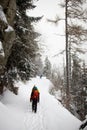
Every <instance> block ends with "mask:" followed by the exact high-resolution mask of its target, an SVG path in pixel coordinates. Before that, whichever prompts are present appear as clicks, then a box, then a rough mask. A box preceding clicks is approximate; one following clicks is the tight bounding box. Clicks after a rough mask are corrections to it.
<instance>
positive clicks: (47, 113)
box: [0, 77, 81, 130]
mask: <svg viewBox="0 0 87 130" xmlns="http://www.w3.org/2000/svg"><path fill="white" fill-rule="evenodd" d="M34 84H35V85H36V86H37V87H38V88H39V91H40V102H39V103H38V106H37V107H38V108H37V113H33V112H32V110H31V103H30V101H29V100H30V99H29V98H30V93H31V89H32V87H33V85H34ZM16 86H18V87H19V94H18V96H16V95H14V94H13V93H11V92H10V91H8V90H7V91H6V92H4V95H3V97H2V98H1V102H0V130H79V126H80V124H81V121H79V120H78V119H77V118H76V117H74V116H73V115H72V114H71V113H70V112H69V111H67V110H66V109H65V108H64V107H63V106H62V105H61V103H60V102H58V101H57V100H56V99H55V97H54V96H52V95H50V94H49V89H50V88H51V87H52V84H51V82H50V81H49V80H47V79H46V78H42V79H40V78H39V77H37V78H33V79H32V80H30V81H28V82H27V83H25V84H24V83H22V82H18V83H16Z"/></svg>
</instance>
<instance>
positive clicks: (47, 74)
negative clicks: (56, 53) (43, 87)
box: [43, 57, 51, 79]
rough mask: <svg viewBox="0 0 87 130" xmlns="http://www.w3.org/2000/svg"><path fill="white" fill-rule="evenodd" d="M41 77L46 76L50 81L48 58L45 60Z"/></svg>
mask: <svg viewBox="0 0 87 130" xmlns="http://www.w3.org/2000/svg"><path fill="white" fill-rule="evenodd" d="M43 75H44V76H46V77H47V78H48V79H51V63H50V61H49V59H48V57H46V58H45V65H44V69H43Z"/></svg>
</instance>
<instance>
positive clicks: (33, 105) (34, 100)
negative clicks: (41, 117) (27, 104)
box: [32, 99, 37, 113]
mask: <svg viewBox="0 0 87 130" xmlns="http://www.w3.org/2000/svg"><path fill="white" fill-rule="evenodd" d="M32 111H34V112H35V113H36V112H37V99H33V100H32Z"/></svg>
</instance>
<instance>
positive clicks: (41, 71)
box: [0, 0, 87, 121]
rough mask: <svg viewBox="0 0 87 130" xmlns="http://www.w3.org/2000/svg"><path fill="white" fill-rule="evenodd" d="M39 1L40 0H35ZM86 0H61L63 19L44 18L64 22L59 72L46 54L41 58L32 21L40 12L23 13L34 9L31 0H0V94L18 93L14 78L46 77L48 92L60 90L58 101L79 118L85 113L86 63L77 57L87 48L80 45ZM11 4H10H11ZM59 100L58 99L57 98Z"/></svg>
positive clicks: (86, 31)
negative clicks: (34, 15)
mask: <svg viewBox="0 0 87 130" xmlns="http://www.w3.org/2000/svg"><path fill="white" fill-rule="evenodd" d="M36 1H38V0H36ZM39 1H40V0H39ZM85 4H87V0H64V2H60V5H59V6H60V7H61V8H63V9H65V19H63V18H60V17H59V16H57V17H56V18H55V20H54V21H53V20H52V19H48V22H51V23H52V24H56V23H58V22H59V21H61V20H64V22H65V50H63V51H62V52H61V54H63V53H65V56H66V64H64V66H63V68H62V70H63V73H61V72H60V70H59V69H58V67H53V66H52V65H51V62H50V60H49V58H48V57H46V58H45V60H44V63H43V61H42V59H41V56H42V50H43V48H42V47H40V46H39V44H38V42H39V41H38V37H40V36H41V34H40V33H39V32H36V31H35V29H34V26H33V23H38V22H39V21H40V20H42V19H43V15H42V16H38V17H31V16H27V14H26V10H34V9H35V8H36V5H34V0H0V95H2V96H3V93H4V91H5V88H7V89H8V90H10V91H12V92H13V93H14V94H16V95H17V94H18V87H15V85H14V82H15V81H17V80H22V81H23V82H26V81H28V80H30V78H33V77H35V76H41V75H42V76H43V77H46V78H48V79H49V80H50V81H51V82H52V83H53V85H54V86H55V87H54V88H52V89H51V91H50V93H51V94H52V95H55V93H56V92H58V91H60V92H61V99H60V102H61V103H62V104H63V106H64V107H66V108H67V109H68V110H69V111H70V112H71V113H72V114H73V115H75V116H76V117H77V118H78V119H80V120H81V121H83V120H84V119H85V118H86V115H87V64H86V62H85V61H84V60H83V59H81V57H79V55H80V54H86V53H87V49H86V48H84V49H83V48H81V45H82V44H83V45H84V44H85V43H87V26H86V24H87V9H86V8H84V7H85ZM13 5H14V6H13ZM58 100H59V99H58Z"/></svg>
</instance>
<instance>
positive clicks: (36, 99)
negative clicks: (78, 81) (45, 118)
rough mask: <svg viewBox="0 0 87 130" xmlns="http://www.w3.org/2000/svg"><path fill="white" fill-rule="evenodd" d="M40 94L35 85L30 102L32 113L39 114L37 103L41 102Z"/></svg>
mask: <svg viewBox="0 0 87 130" xmlns="http://www.w3.org/2000/svg"><path fill="white" fill-rule="evenodd" d="M39 97H40V93H39V90H38V89H37V87H36V86H35V85H34V87H33V88H32V92H31V96H30V102H32V111H34V112H35V113H36V112H37V103H38V102H39Z"/></svg>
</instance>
